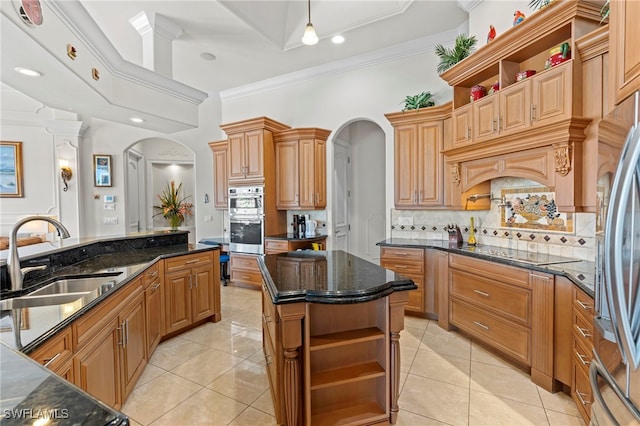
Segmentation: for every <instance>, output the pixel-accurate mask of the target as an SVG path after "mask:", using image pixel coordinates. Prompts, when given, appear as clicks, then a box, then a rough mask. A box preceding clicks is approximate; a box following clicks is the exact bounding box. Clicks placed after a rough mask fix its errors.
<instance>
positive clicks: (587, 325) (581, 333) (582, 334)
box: [573, 310, 593, 346]
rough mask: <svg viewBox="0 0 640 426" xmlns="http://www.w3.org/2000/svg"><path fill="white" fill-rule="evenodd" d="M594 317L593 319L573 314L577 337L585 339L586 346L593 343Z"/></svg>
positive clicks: (574, 330) (574, 331) (574, 329)
mask: <svg viewBox="0 0 640 426" xmlns="http://www.w3.org/2000/svg"><path fill="white" fill-rule="evenodd" d="M592 321H593V319H592V320H591V321H589V320H587V319H585V318H583V317H582V315H580V314H577V313H575V310H574V314H573V334H574V336H575V337H576V339H580V340H583V342H584V346H592V345H593V343H592V342H593V339H592V336H593V322H592Z"/></svg>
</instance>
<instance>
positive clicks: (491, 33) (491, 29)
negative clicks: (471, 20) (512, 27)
mask: <svg viewBox="0 0 640 426" xmlns="http://www.w3.org/2000/svg"><path fill="white" fill-rule="evenodd" d="M494 38H496V29H495V27H494V26H493V25H489V33H488V34H487V44H489V42H491V41H493V39H494Z"/></svg>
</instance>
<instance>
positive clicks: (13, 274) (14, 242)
mask: <svg viewBox="0 0 640 426" xmlns="http://www.w3.org/2000/svg"><path fill="white" fill-rule="evenodd" d="M36 220H44V221H45V222H49V223H50V224H52V225H53V226H55V227H56V229H57V230H58V235H59V236H60V238H69V237H70V235H69V231H68V230H67V228H66V227H65V226H64V225H63V224H62V223H60V222H59V221H57V220H56V219H53V218H51V217H47V216H28V217H25V218H23V219H20V220H19V221H18V222H17V223H16V224H15V225H13V229H12V230H11V234H10V235H9V256H8V257H7V269H8V270H9V277H10V278H11V290H22V281H23V279H24V276H25V275H26V274H27V273H28V272H31V271H35V270H41V269H45V268H46V267H47V266H46V265H42V266H33V267H29V268H21V267H20V257H19V256H18V230H19V229H20V228H21V227H22V225H24V224H25V223H27V222H32V221H36Z"/></svg>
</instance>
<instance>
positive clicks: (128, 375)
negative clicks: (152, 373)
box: [73, 278, 147, 408]
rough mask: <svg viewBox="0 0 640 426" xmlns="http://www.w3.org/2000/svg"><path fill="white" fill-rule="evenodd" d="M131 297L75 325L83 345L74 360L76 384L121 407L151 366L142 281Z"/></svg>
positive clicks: (133, 285)
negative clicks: (148, 361) (144, 370)
mask: <svg viewBox="0 0 640 426" xmlns="http://www.w3.org/2000/svg"><path fill="white" fill-rule="evenodd" d="M123 291H126V292H127V293H128V295H129V297H126V296H125V300H123V301H121V303H105V306H103V307H102V308H103V309H104V312H103V313H104V314H106V315H100V313H99V312H96V313H94V315H91V316H88V317H87V318H82V319H80V320H78V322H80V324H74V326H75V327H76V331H77V332H78V333H79V334H80V335H79V336H78V338H79V340H80V339H81V341H82V342H83V344H82V345H81V346H80V347H78V348H77V352H76V354H75V356H74V359H73V369H74V373H73V374H74V378H75V381H76V384H77V385H78V386H79V387H80V388H81V389H83V390H85V391H87V392H88V393H90V394H91V395H93V396H94V397H96V398H98V399H99V400H100V401H102V402H104V403H105V404H107V405H109V406H111V407H114V408H120V407H121V406H122V403H123V402H124V400H125V399H126V397H127V396H128V395H129V393H130V392H131V391H132V390H133V386H134V384H135V382H136V380H137V379H138V377H140V374H142V371H143V369H144V367H145V365H146V363H147V349H146V342H147V340H146V328H145V322H146V319H145V310H144V292H143V289H142V278H138V279H136V280H135V281H133V282H132V283H130V284H128V285H127V289H125V290H123Z"/></svg>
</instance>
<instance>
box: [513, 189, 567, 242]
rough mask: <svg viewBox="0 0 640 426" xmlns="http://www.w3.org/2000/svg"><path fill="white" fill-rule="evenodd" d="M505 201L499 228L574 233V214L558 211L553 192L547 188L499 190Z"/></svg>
mask: <svg viewBox="0 0 640 426" xmlns="http://www.w3.org/2000/svg"><path fill="white" fill-rule="evenodd" d="M502 196H503V197H504V199H505V200H506V201H507V206H506V207H505V208H504V210H503V214H502V218H501V225H502V226H503V227H508V228H518V229H531V230H545V231H555V232H570V233H572V232H574V229H573V214H572V213H561V212H559V211H558V210H557V207H556V201H555V196H556V194H555V192H553V190H552V189H551V188H548V187H544V186H542V187H527V188H511V189H502Z"/></svg>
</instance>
